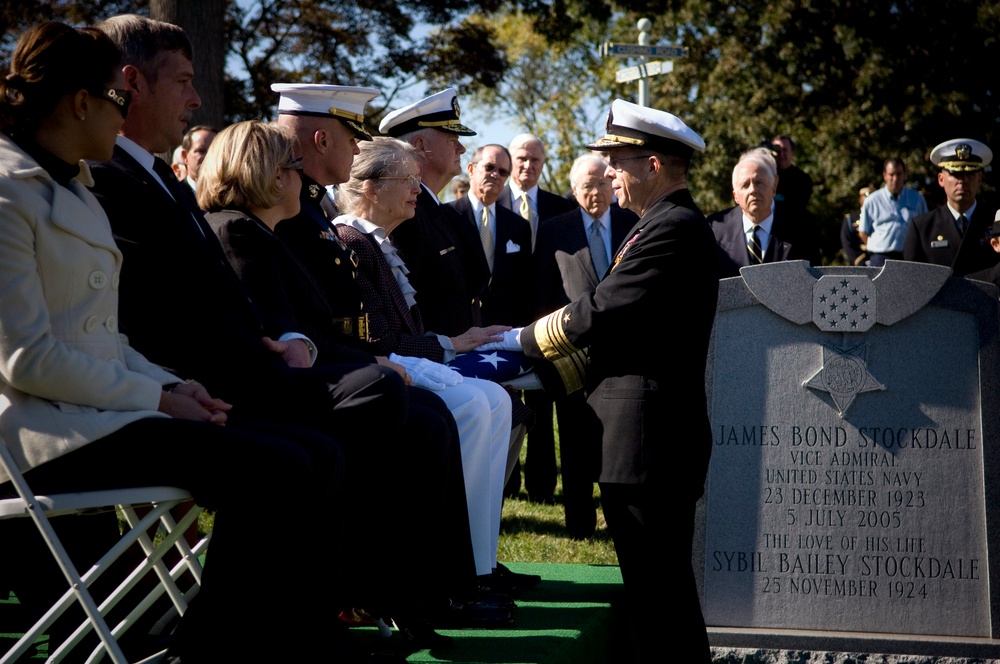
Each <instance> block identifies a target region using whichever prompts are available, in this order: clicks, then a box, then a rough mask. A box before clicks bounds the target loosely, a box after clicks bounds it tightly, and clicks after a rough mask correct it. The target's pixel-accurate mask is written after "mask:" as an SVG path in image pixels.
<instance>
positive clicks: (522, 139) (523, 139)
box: [507, 134, 548, 159]
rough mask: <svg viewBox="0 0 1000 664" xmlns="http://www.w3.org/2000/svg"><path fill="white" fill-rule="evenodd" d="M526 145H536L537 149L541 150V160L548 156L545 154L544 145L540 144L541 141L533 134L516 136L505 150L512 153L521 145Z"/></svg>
mask: <svg viewBox="0 0 1000 664" xmlns="http://www.w3.org/2000/svg"><path fill="white" fill-rule="evenodd" d="M528 143H538V145H539V147H541V148H542V158H543V159H544V158H546V157H547V156H548V155H547V154H546V152H545V143H542V139H540V138H538V137H537V136H535V135H534V134H518V135H517V136H515V137H514V138H512V139H511V141H510V145H509V146H508V148H507V150H508V151H510V152H513V151H514V150H516V149H518V148H519V147H521V146H522V145H526V144H528Z"/></svg>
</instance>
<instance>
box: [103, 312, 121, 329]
mask: <svg viewBox="0 0 1000 664" xmlns="http://www.w3.org/2000/svg"><path fill="white" fill-rule="evenodd" d="M104 327H105V328H106V329H107V330H108V332H115V331H116V330H117V329H118V317H117V316H115V315H114V314H111V315H110V316H108V318H107V320H105V321H104Z"/></svg>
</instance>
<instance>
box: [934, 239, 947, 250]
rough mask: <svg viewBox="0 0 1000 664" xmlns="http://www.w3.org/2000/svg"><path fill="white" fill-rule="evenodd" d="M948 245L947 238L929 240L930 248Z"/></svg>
mask: <svg viewBox="0 0 1000 664" xmlns="http://www.w3.org/2000/svg"><path fill="white" fill-rule="evenodd" d="M947 246H948V240H931V249H941V248H942V247H947Z"/></svg>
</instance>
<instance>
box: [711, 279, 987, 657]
mask: <svg viewBox="0 0 1000 664" xmlns="http://www.w3.org/2000/svg"><path fill="white" fill-rule="evenodd" d="M997 327H998V322H997V296H996V290H995V289H994V288H993V287H992V286H988V285H985V284H977V283H974V282H970V281H967V280H962V279H954V278H950V270H949V269H948V268H943V267H939V266H933V265H923V264H917V263H903V262H900V261H888V262H887V263H886V266H885V267H884V268H883V269H882V270H879V269H877V268H818V269H816V268H811V267H809V265H808V264H807V263H805V262H801V261H795V262H787V263H775V264H765V265H761V266H756V267H751V268H744V269H743V270H742V271H741V276H740V277H736V278H732V279H726V280H723V282H722V283H721V285H720V297H719V311H718V315H717V317H716V323H715V330H714V333H713V341H712V348H711V351H710V354H709V371H708V381H707V386H708V390H709V403H710V409H711V419H712V427H713V439H714V440H713V442H714V446H713V450H712V462H711V466H710V469H709V477H708V481H707V485H706V495H705V499H704V505H703V508H704V509H703V516H704V518H705V521H704V524H703V530H702V533H703V540H701V541H700V542H698V543H697V546H696V549H697V555H696V563H695V564H696V570H699V571H700V572H701V573H702V574H703V577H702V578H701V584H700V585H701V589H702V592H703V595H702V597H703V608H704V614H705V619H706V622H707V624H708V625H709V626H714V627H717V628H751V629H756V630H763V631H771V630H773V631H775V632H776V633H780V631H781V630H793V631H794V630H799V631H802V632H804V631H812V632H813V635H814V636H815V631H816V630H822V631H826V632H830V633H834V632H838V633H857V634H861V633H883V634H885V635H887V636H888V635H924V636H928V635H946V636H949V637H965V638H972V639H985V640H992V639H993V638H995V637H1000V611H998V606H1000V605H998V601H997V597H998V596H1000V590H998V589H1000V584H998V580H1000V578H998V577H997V574H998V571H1000V570H998V569H997V568H1000V565H997V564H993V565H991V564H990V563H991V556H990V553H991V551H994V550H997V551H1000V549H997V548H996V547H995V544H996V542H997V535H996V533H997V530H998V526H1000V522H997V520H996V516H997V511H996V506H997V503H996V497H995V493H996V490H997V478H996V469H997V461H998V460H997V458H996V457H997V451H996V448H997V445H996V443H997V440H998V439H997V436H998V434H1000V403H998V400H997V386H998V384H1000V339H998V335H997ZM699 565H700V569H699ZM991 588H992V591H991ZM723 631H724V629H723ZM789 633H791V632H789ZM793 641H794V640H793ZM787 644H788V642H787V641H786V642H785V645H787ZM734 645H735V644H734ZM800 647H806V646H804V645H803V646H800Z"/></svg>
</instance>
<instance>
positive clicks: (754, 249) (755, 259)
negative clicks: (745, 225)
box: [747, 224, 764, 265]
mask: <svg viewBox="0 0 1000 664" xmlns="http://www.w3.org/2000/svg"><path fill="white" fill-rule="evenodd" d="M758 230H760V227H759V226H757V225H756V224H755V225H754V227H753V231H752V232H751V233H750V239H748V240H747V252H748V253H749V254H750V265H760V264H761V263H763V262H764V252H763V250H761V248H760V240H759V239H758V238H757V231H758Z"/></svg>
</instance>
